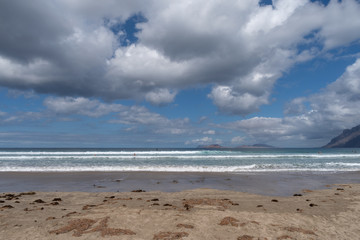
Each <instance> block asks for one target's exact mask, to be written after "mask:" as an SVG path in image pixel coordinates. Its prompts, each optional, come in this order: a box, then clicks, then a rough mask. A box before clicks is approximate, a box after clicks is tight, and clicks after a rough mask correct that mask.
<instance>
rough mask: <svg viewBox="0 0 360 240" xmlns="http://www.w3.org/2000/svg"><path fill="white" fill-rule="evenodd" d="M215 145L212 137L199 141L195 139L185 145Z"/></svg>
mask: <svg viewBox="0 0 360 240" xmlns="http://www.w3.org/2000/svg"><path fill="white" fill-rule="evenodd" d="M211 143H213V139H212V138H211V137H203V138H199V139H193V140H190V141H186V142H185V145H194V144H197V145H205V144H211Z"/></svg>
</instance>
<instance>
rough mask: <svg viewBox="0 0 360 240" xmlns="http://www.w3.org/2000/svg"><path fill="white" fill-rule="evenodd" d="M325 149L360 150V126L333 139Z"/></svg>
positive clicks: (347, 130)
mask: <svg viewBox="0 0 360 240" xmlns="http://www.w3.org/2000/svg"><path fill="white" fill-rule="evenodd" d="M323 147H324V148H360V125H358V126H356V127H353V128H352V129H345V130H344V131H343V132H342V134H340V135H339V136H337V137H335V138H333V139H331V141H330V142H329V143H328V144H326V145H325V146H323Z"/></svg>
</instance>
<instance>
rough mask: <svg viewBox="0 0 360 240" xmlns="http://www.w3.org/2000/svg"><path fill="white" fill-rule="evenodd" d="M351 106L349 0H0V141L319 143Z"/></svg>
mask: <svg viewBox="0 0 360 240" xmlns="http://www.w3.org/2000/svg"><path fill="white" fill-rule="evenodd" d="M359 106H360V1H359V0H342V1H337V0H335V1H314V0H313V1H308V0H296V1H288V0H273V1H269V0H266V1H264V0H262V1H260V2H258V1H255V0H234V1H222V0H197V1H191V0H179V1H166V0H147V1H140V0H128V1H127V0H124V1H116V0H103V1H97V0H86V1H85V0H51V1H48V0H33V1H21V0H12V1H0V147H4V148H5V147H119V148H121V147H125V148H130V147H149V148H150V147H157V148H167V147H176V148H192V147H197V146H198V145H207V144H220V145H222V146H229V147H236V146H240V145H251V144H257V143H262V144H269V145H272V146H276V147H320V146H323V145H325V144H326V143H328V142H329V141H330V139H331V138H333V137H335V136H336V135H338V134H340V133H341V132H342V131H343V130H344V129H347V128H352V127H354V126H356V125H359V124H360V107H359Z"/></svg>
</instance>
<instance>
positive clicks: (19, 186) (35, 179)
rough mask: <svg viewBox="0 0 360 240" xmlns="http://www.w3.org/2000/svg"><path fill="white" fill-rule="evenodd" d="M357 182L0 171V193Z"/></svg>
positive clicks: (344, 178)
mask: <svg viewBox="0 0 360 240" xmlns="http://www.w3.org/2000/svg"><path fill="white" fill-rule="evenodd" d="M346 183H360V173H359V172H342V173H341V172H340V173H326V172H325V173H318V172H317V173H311V172H274V173H271V172H267V173H182V172H50V173H43V172H39V173H36V172H29V173H11V172H1V173H0V193H1V192H25V191H41V192H56V191H58V192H71V191H80V192H129V191H131V190H133V189H136V188H141V189H144V190H146V191H163V192H178V191H184V190H190V189H197V188H211V189H218V190H230V191H239V192H247V193H255V194H261V195H271V196H291V195H292V194H293V193H294V192H296V191H301V190H302V189H304V188H307V189H313V190H316V189H324V188H326V185H330V184H346Z"/></svg>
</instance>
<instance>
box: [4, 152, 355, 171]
mask: <svg viewBox="0 0 360 240" xmlns="http://www.w3.org/2000/svg"><path fill="white" fill-rule="evenodd" d="M315 151H316V150H315ZM315 151H314V150H312V152H311V151H310V152H309V153H305V152H304V151H297V150H286V149H285V150H284V151H280V150H276V151H271V150H269V151H222V150H221V151H212V150H211V151H208V150H184V151H181V150H167V151H164V150H161V151H155V150H154V151H140V150H138V151H137V150H134V151H132V150H126V151H125V150H124V151H95V150H94V151H3V152H2V151H0V171H1V172H28V171H35V172H37V171H38V172H53V171H58V172H76V171H152V172H276V171H278V172H280V171H317V172H320V171H360V154H359V153H355V152H350V151H346V152H345V150H339V151H328V152H324V153H316V152H315Z"/></svg>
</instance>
